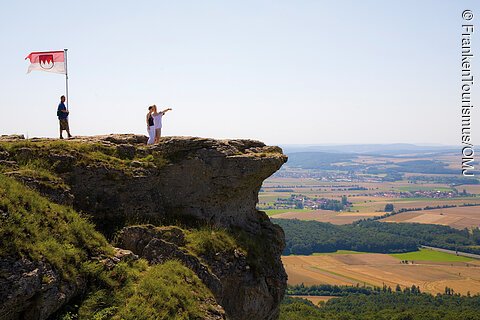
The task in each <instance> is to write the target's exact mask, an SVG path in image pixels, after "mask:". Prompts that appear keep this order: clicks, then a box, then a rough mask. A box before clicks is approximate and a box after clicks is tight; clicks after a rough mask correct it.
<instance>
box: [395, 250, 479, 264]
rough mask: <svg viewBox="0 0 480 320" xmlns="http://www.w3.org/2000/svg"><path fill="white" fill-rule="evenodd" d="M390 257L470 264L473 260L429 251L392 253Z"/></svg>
mask: <svg viewBox="0 0 480 320" xmlns="http://www.w3.org/2000/svg"><path fill="white" fill-rule="evenodd" d="M390 255H391V256H392V257H394V258H397V259H400V260H410V261H432V262H434V261H435V262H470V261H472V260H473V259H472V258H467V257H462V256H457V255H454V254H449V253H445V252H440V251H434V250H430V249H420V250H418V251H415V252H407V253H394V254H390Z"/></svg>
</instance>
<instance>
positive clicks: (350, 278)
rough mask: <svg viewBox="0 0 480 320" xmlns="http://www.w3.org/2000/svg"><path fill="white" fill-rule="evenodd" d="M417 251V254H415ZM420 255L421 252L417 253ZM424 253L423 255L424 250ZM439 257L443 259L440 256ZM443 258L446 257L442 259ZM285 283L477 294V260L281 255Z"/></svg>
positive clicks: (479, 267) (479, 278)
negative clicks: (417, 288) (397, 287)
mask: <svg viewBox="0 0 480 320" xmlns="http://www.w3.org/2000/svg"><path fill="white" fill-rule="evenodd" d="M417 254H418V253H417ZM420 254H422V253H421V252H420ZM423 255H425V254H424V253H423ZM440 260H442V259H440ZM443 260H448V259H447V258H444V259H443ZM282 261H283V264H284V266H285V270H286V271H287V274H288V283H289V284H291V285H293V284H300V283H304V284H305V285H313V284H331V285H357V284H359V285H367V286H380V287H381V286H383V284H385V285H387V286H390V287H392V289H394V288H395V287H396V285H397V284H399V285H400V286H402V287H411V286H412V285H413V284H415V285H417V286H419V287H420V289H421V290H422V291H424V292H430V293H433V294H436V293H441V292H444V290H445V287H446V286H448V287H450V288H453V289H454V290H455V292H458V293H461V294H467V292H470V293H471V294H474V293H480V261H478V260H469V261H418V262H417V261H414V262H413V263H411V261H410V262H409V263H408V264H405V263H402V261H401V259H398V258H396V257H393V256H391V255H388V254H376V253H364V254H338V253H337V254H324V255H312V256H283V257H282Z"/></svg>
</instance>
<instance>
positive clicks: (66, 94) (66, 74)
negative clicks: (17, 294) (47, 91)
mask: <svg viewBox="0 0 480 320" xmlns="http://www.w3.org/2000/svg"><path fill="white" fill-rule="evenodd" d="M67 50H68V49H63V51H64V52H65V98H66V99H65V100H67V110H68V101H69V100H68V69H67Z"/></svg>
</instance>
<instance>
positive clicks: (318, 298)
mask: <svg viewBox="0 0 480 320" xmlns="http://www.w3.org/2000/svg"><path fill="white" fill-rule="evenodd" d="M289 297H292V298H302V299H307V300H310V301H311V302H312V303H313V304H315V305H317V304H318V303H319V302H320V301H324V302H327V301H328V300H330V299H333V298H336V297H334V296H289Z"/></svg>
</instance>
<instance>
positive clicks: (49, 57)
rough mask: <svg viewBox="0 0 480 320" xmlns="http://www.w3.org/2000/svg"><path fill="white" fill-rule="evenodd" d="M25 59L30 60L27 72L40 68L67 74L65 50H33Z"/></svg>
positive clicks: (39, 69) (40, 69)
mask: <svg viewBox="0 0 480 320" xmlns="http://www.w3.org/2000/svg"><path fill="white" fill-rule="evenodd" d="M25 59H28V60H30V65H29V66H28V71H27V73H30V71H33V70H38V71H47V72H53V73H61V74H67V70H66V68H65V51H43V52H32V53H30V54H29V55H28V56H27V57H26V58H25Z"/></svg>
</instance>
